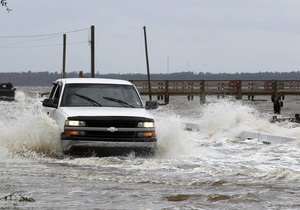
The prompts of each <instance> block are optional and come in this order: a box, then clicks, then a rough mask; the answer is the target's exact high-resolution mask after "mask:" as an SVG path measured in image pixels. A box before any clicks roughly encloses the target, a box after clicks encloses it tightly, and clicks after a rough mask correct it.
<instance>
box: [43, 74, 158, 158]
mask: <svg viewBox="0 0 300 210" xmlns="http://www.w3.org/2000/svg"><path fill="white" fill-rule="evenodd" d="M43 106H44V110H45V111H46V113H47V114H48V115H49V116H50V117H51V118H53V119H54V120H55V122H56V123H57V125H58V126H59V128H60V130H61V142H62V149H63V153H64V154H90V153H91V152H93V153H94V152H96V154H100V155H102V154H106V153H107V152H109V154H113V155H115V154H119V152H123V151H128V152H129V151H136V152H138V154H146V155H148V154H150V155H153V154H154V152H155V149H156V133H155V122H154V119H153V118H152V117H151V115H150V114H149V113H148V111H147V110H146V109H153V108H156V107H157V104H156V103H155V102H153V101H149V102H146V106H145V105H144V104H143V102H142V100H141V96H140V94H139V93H138V91H137V89H136V87H135V86H134V85H133V84H132V83H130V82H129V81H124V80H115V79H100V78H68V79H65V78H64V79H58V80H56V81H55V82H54V83H53V87H52V90H51V92H50V95H49V98H46V99H44V100H43Z"/></svg>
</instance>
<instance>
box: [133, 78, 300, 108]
mask: <svg viewBox="0 0 300 210" xmlns="http://www.w3.org/2000/svg"><path fill="white" fill-rule="evenodd" d="M131 82H132V83H133V84H134V85H135V86H136V87H137V89H138V91H139V92H140V94H141V95H148V94H149V89H148V81H147V80H132V81H131ZM151 94H152V95H157V98H158V100H162V99H164V100H165V103H169V97H170V96H187V97H188V100H193V98H194V96H200V101H201V102H204V101H205V96H206V95H217V96H224V95H234V96H236V99H242V97H243V96H247V97H248V99H249V100H250V99H251V100H253V99H254V96H255V95H270V96H271V97H272V98H275V97H276V98H279V99H284V96H285V95H300V80H152V81H151Z"/></svg>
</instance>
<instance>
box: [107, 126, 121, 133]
mask: <svg viewBox="0 0 300 210" xmlns="http://www.w3.org/2000/svg"><path fill="white" fill-rule="evenodd" d="M107 131H109V132H116V131H118V128H115V127H109V128H107Z"/></svg>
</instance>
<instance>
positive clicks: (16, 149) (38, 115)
mask: <svg viewBox="0 0 300 210" xmlns="http://www.w3.org/2000/svg"><path fill="white" fill-rule="evenodd" d="M28 103H29V104H28ZM0 112H1V114H2V115H3V112H4V118H3V119H2V120H1V122H0V133H1V137H0V150H1V154H2V155H9V154H10V155H12V154H16V155H28V154H30V153H39V154H46V155H50V156H53V155H54V156H57V155H61V145H60V140H59V139H60V137H59V134H60V132H59V128H58V127H57V125H56V124H55V123H54V121H53V120H52V119H50V118H49V117H48V116H47V115H46V114H45V113H43V112H42V110H41V106H40V99H36V100H32V101H30V102H25V94H24V93H23V92H21V91H18V92H17V94H16V101H15V102H1V110H0Z"/></svg>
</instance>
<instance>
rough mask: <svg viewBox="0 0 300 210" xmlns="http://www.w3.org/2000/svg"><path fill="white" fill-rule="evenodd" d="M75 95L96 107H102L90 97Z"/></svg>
mask: <svg viewBox="0 0 300 210" xmlns="http://www.w3.org/2000/svg"><path fill="white" fill-rule="evenodd" d="M74 95H75V96H78V97H80V98H83V99H85V100H87V101H88V102H90V103H91V104H93V105H94V106H102V105H101V104H99V103H98V102H97V101H95V100H93V99H91V98H90V97H88V96H84V95H80V94H77V93H75V94H74Z"/></svg>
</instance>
